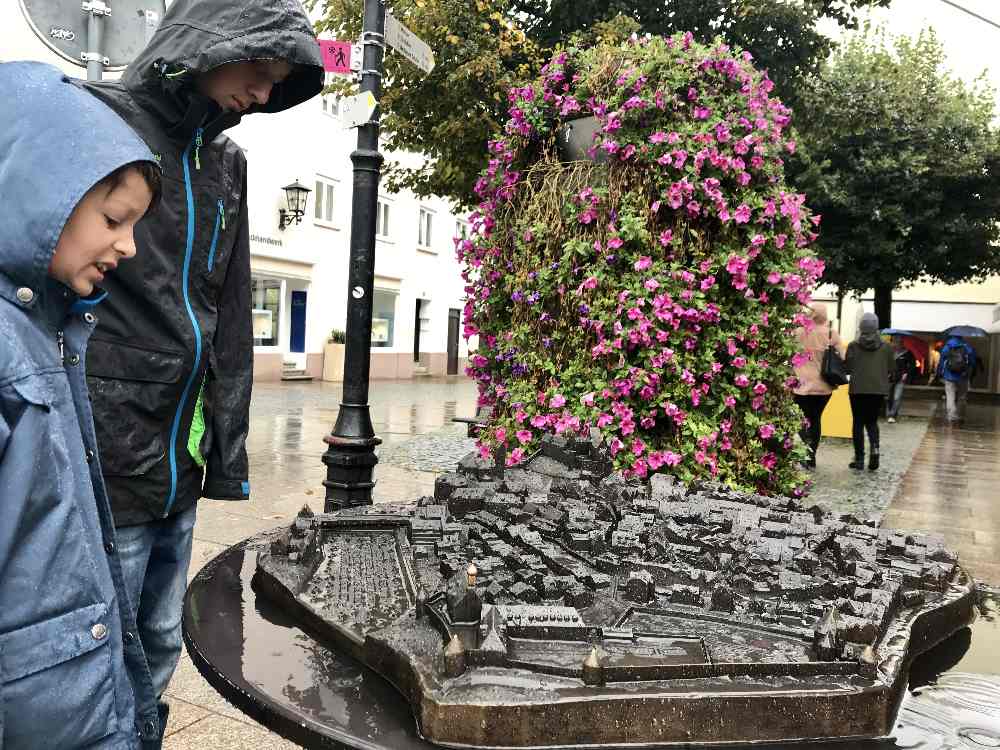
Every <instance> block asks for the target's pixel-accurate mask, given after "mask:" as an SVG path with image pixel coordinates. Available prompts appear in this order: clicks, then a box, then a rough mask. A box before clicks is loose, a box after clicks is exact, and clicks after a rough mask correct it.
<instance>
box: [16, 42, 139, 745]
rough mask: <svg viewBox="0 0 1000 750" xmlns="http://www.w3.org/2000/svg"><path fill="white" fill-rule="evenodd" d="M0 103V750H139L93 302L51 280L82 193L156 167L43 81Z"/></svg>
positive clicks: (79, 94) (32, 72)
mask: <svg viewBox="0 0 1000 750" xmlns="http://www.w3.org/2000/svg"><path fill="white" fill-rule="evenodd" d="M0 92H3V97H4V105H3V107H0V342H2V343H0V514H2V521H0V748H2V750H21V749H23V748H31V750H36V749H38V748H58V749H59V750H65V749H67V748H88V750H110V749H111V748H115V749H116V750H117V749H118V748H137V747H141V746H142V743H143V741H144V740H146V739H149V740H151V741H153V742H155V741H156V738H157V737H158V736H159V726H158V718H157V712H156V696H155V695H153V687H152V681H151V679H150V676H149V669H148V667H147V666H146V660H145V656H144V655H143V653H142V648H141V646H140V644H139V639H138V637H136V635H135V633H136V629H135V621H134V617H133V615H132V610H131V607H130V606H129V603H128V598H127V595H126V593H125V585H124V581H123V579H122V572H121V567H120V565H119V561H118V558H117V556H116V550H115V536H114V525H113V523H112V519H111V510H110V505H109V503H108V497H107V493H106V492H105V489H104V484H103V481H102V479H101V470H100V463H99V461H98V460H97V457H96V455H95V452H96V450H97V442H96V439H95V437H94V425H93V416H92V414H91V410H90V404H89V401H88V399H87V387H86V380H85V378H84V365H85V362H84V359H85V356H86V348H87V339H88V338H89V336H90V333H91V331H92V329H93V328H94V325H95V322H96V312H95V310H94V306H95V304H96V302H97V301H99V299H100V297H101V296H103V292H95V294H93V295H91V297H89V298H87V299H79V298H78V297H77V296H76V295H75V294H74V293H73V292H72V291H70V290H69V289H68V288H66V287H65V286H63V285H62V284H59V283H58V282H56V281H55V280H53V279H51V278H50V277H49V276H48V267H49V264H50V262H51V259H52V254H53V252H54V250H55V247H56V243H57V242H58V239H59V235H60V234H61V232H62V229H63V226H64V225H65V224H66V221H67V220H68V218H69V216H70V214H71V212H72V210H73V208H74V207H75V206H76V204H77V203H78V202H79V200H80V199H81V198H82V197H83V196H84V194H85V193H86V192H87V191H88V190H89V189H90V188H91V187H92V186H93V185H94V184H96V183H97V182H99V181H100V180H101V179H102V178H103V177H105V176H106V175H108V174H109V173H111V172H112V171H114V170H115V169H116V168H117V167H119V166H121V165H123V164H127V163H129V162H133V161H138V160H147V161H152V153H151V152H150V151H149V149H148V148H147V147H146V146H145V144H144V143H143V142H142V141H141V140H140V139H139V138H138V136H136V135H135V133H133V132H132V131H131V130H130V129H129V128H128V126H127V125H125V123H124V122H123V121H122V120H121V119H120V118H119V117H118V116H117V115H115V114H114V113H113V112H112V111H111V110H110V109H108V108H107V107H106V106H105V105H104V104H101V103H100V102H99V101H97V100H96V99H95V98H94V97H92V96H90V95H89V94H87V93H86V92H84V91H82V90H81V89H80V88H79V87H78V86H76V85H73V84H72V83H71V82H70V81H69V80H68V79H67V78H65V77H64V76H63V74H62V73H61V72H60V71H58V70H57V69H55V68H53V67H51V66H48V65H43V64H41V63H29V62H12V63H0ZM60 340H61V342H62V352H60Z"/></svg>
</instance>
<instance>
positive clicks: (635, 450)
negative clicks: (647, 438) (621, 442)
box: [632, 439, 646, 456]
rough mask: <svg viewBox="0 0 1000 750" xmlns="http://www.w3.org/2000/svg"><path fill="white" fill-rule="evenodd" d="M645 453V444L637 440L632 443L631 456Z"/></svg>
mask: <svg viewBox="0 0 1000 750" xmlns="http://www.w3.org/2000/svg"><path fill="white" fill-rule="evenodd" d="M645 452H646V444H645V443H644V442H642V441H641V440H638V439H636V440H633V441H632V454H633V455H635V456H641V455H642V454H643V453H645Z"/></svg>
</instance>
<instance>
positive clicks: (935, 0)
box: [826, 0, 1000, 91]
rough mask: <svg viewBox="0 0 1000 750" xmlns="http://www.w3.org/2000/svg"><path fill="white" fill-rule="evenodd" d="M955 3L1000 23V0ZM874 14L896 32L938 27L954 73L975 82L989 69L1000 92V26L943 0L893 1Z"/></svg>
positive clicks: (871, 14)
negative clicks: (974, 16) (887, 6)
mask: <svg viewBox="0 0 1000 750" xmlns="http://www.w3.org/2000/svg"><path fill="white" fill-rule="evenodd" d="M953 2H954V3H956V4H957V5H961V6H962V7H964V8H967V9H968V10H970V11H972V12H973V13H976V14H978V15H980V16H983V17H984V18H987V19H989V20H990V21H993V22H994V23H996V24H998V25H1000V0H953ZM870 16H871V17H872V19H873V20H875V21H877V22H879V23H882V24H883V25H885V26H886V28H887V29H888V30H889V31H890V33H892V34H905V35H907V36H916V35H917V34H918V33H920V30H921V29H923V28H927V27H928V26H932V27H934V30H935V31H936V32H937V34H938V39H939V40H940V41H941V44H942V45H943V46H944V51H945V55H946V56H947V63H946V64H947V66H948V68H950V69H951V71H952V72H953V73H955V74H956V75H957V76H959V77H960V78H962V79H964V80H966V81H971V80H973V79H974V78H976V77H977V76H978V75H979V74H980V73H982V72H983V71H984V70H985V71H987V73H988V77H989V80H990V81H991V82H992V85H993V88H994V89H995V90H997V91H1000V28H997V27H996V26H991V25H990V24H988V23H986V22H985V21H980V20H979V19H977V18H973V17H972V16H970V15H969V14H967V13H963V12H962V11H961V10H959V9H958V8H955V7H953V6H951V5H949V4H948V3H945V2H942V0H893V3H892V6H891V7H890V8H886V9H878V10H876V11H872V12H871V13H870ZM826 30H828V31H829V30H830V29H829V27H826Z"/></svg>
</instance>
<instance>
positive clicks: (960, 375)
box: [937, 336, 977, 424]
mask: <svg viewBox="0 0 1000 750" xmlns="http://www.w3.org/2000/svg"><path fill="white" fill-rule="evenodd" d="M976 366H977V361H976V351H975V349H973V348H972V347H971V346H969V345H968V344H967V343H965V341H964V339H962V337H961V336H949V337H948V340H947V341H946V342H945V345H944V346H943V347H941V358H940V359H939V360H938V367H937V375H938V377H940V378H941V380H943V381H944V398H945V417H946V419H947V420H948V422H949V423H950V424H955V423H957V422H959V421H961V420H962V419H963V418H964V417H965V404H966V399H967V397H968V395H969V381H970V380H971V379H972V375H973V373H974V372H975V371H976Z"/></svg>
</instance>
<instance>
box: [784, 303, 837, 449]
mask: <svg viewBox="0 0 1000 750" xmlns="http://www.w3.org/2000/svg"><path fill="white" fill-rule="evenodd" d="M810 309H811V310H812V322H813V325H812V328H811V329H807V328H800V329H799V330H798V333H797V336H798V339H799V346H800V347H801V349H802V351H804V352H806V353H808V354H809V361H807V362H806V363H805V364H804V365H802V366H801V367H796V368H795V376H796V377H797V378H798V379H799V385H798V387H797V388H796V389H795V403H797V404H798V405H799V408H800V409H802V413H803V414H804V415H805V417H806V418H805V421H804V425H803V427H802V432H801V433H800V434H801V436H802V439H803V440H804V441H805V443H806V445H808V446H809V458H808V460H807V461H806V463H805V466H806V467H807V468H810V469H814V468H816V450H817V449H818V448H819V438H820V431H821V419H822V417H823V410H824V409H825V408H826V405H827V403H828V402H829V401H830V396H831V395H832V394H833V387H832V386H831V385H830V384H829V383H827V382H826V381H825V380H823V376H822V375H820V368H821V367H822V365H823V355H824V354H825V353H826V349H827V347H828V346H830V344H833V345H834V346H836V347H837V351H838V353H840V354H841V355H842V354H843V352H844V344H843V342H842V341H841V340H840V336H839V335H838V333H837V332H836V331H834V330H833V328H832V326H831V325H830V323H829V319H828V318H827V313H826V304H824V303H823V302H814V303H813V304H812V305H811V306H810Z"/></svg>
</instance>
